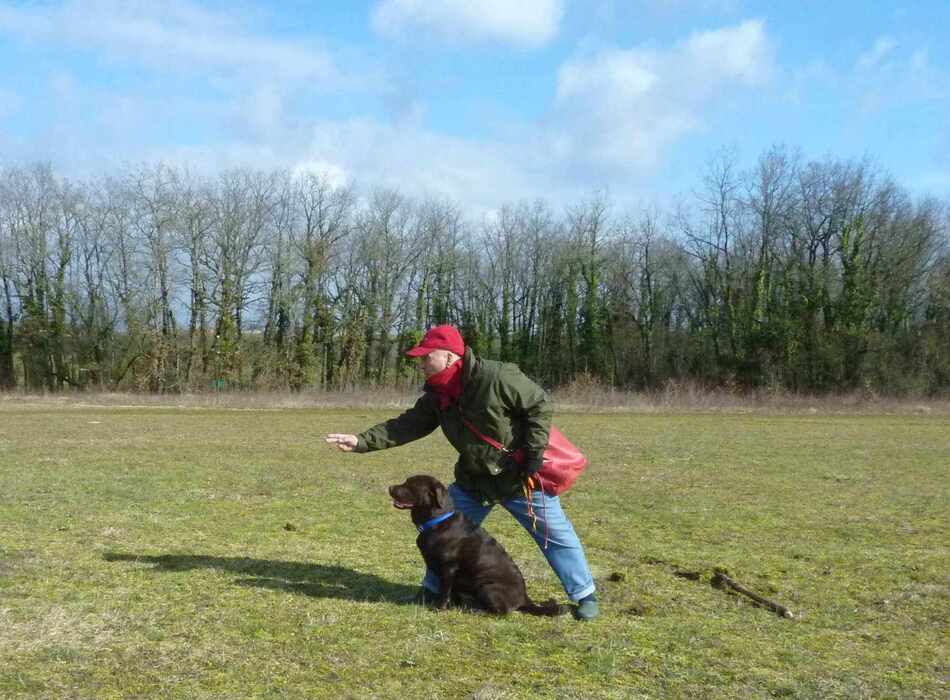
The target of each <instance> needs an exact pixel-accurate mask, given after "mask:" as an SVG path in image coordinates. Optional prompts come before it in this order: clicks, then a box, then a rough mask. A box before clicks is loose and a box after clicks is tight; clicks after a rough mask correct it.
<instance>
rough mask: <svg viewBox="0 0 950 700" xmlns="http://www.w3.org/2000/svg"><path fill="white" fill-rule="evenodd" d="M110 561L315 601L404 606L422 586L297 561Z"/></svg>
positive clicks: (114, 557)
mask: <svg viewBox="0 0 950 700" xmlns="http://www.w3.org/2000/svg"><path fill="white" fill-rule="evenodd" d="M103 559H105V560H106V561H109V562H136V563H145V564H152V565H153V566H154V570H155V571H160V572H182V571H191V570H193V569H216V570H218V571H227V572H228V573H232V574H239V575H243V576H244V577H245V578H238V579H236V580H235V581H234V583H236V584H237V585H240V586H252V587H257V588H267V589H270V590H276V591H287V592H289V593H297V594H300V595H308V596H313V597H315V598H338V599H339V598H342V599H346V600H354V601H374V602H387V603H395V604H401V605H410V604H413V603H414V596H415V594H416V592H417V590H418V586H407V585H406V584H402V583H393V582H392V581H387V580H386V579H383V578H380V577H379V576H376V575H375V574H367V573H362V572H360V571H354V570H353V569H348V568H346V567H345V566H326V565H323V564H308V563H303V562H296V561H274V560H269V559H248V558H244V557H213V556H208V555H203V554H159V555H147V554H128V553H123V552H106V553H105V554H104V555H103Z"/></svg>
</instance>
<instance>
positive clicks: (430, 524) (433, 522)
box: [416, 510, 455, 532]
mask: <svg viewBox="0 0 950 700" xmlns="http://www.w3.org/2000/svg"><path fill="white" fill-rule="evenodd" d="M453 515H455V511H454V510H450V511H449V512H448V513H445V514H444V515H437V516H436V517H434V518H432V520H427V521H426V522H424V523H422V525H418V526H417V527H416V529H417V530H419V532H426V531H427V530H431V529H432V528H434V527H435V526H436V525H438V524H439V523H441V522H445V521H446V520H448V519H449V518H451V517H452V516H453Z"/></svg>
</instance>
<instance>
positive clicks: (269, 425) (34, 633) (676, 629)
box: [0, 402, 950, 700]
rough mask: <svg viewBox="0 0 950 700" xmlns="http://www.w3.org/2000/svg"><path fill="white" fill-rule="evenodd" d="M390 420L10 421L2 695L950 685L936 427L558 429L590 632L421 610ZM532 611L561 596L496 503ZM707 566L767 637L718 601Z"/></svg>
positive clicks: (785, 692) (417, 563)
mask: <svg viewBox="0 0 950 700" xmlns="http://www.w3.org/2000/svg"><path fill="white" fill-rule="evenodd" d="M391 413H392V411H388V412H384V411H379V410H369V409H347V410H341V409H337V410H331V409H325V410H305V409H284V410H266V409H262V410H222V409H208V408H203V409H202V408H190V409H181V408H178V409H176V408H163V407H152V408H121V407H85V408H81V407H75V406H72V407H65V408H64V407H57V406H53V405H49V406H46V405H43V404H37V405H21V404H17V403H15V402H14V403H12V404H7V405H5V406H3V407H2V408H0V697H3V698H20V697H22V698H41V697H48V698H73V697H75V698H97V699H98V698H118V697H136V698H140V697H141V698H145V697H162V698H165V697H176V698H244V697H275V698H280V697H290V698H322V697H327V698H348V697H352V698H357V697H358V698H365V697H378V698H401V699H404V700H408V699H410V698H465V697H468V698H478V699H481V700H494V699H500V698H578V699H581V698H583V699H587V698H627V697H663V698H665V697H728V698H732V697H737V698H746V697H749V698H760V697H761V698H766V697H796V698H798V697H800V698H829V697H845V698H883V697H898V698H903V697H908V698H909V697H921V698H936V697H947V696H948V694H950V658H948V657H950V654H948V641H947V640H948V638H950V493H948V491H950V416H947V415H946V414H943V413H941V414H937V415H929V416H928V415H920V416H915V415H890V416H886V415H882V416H873V415H846V414H839V415H823V414H821V413H819V414H805V415H770V414H767V413H731V414H729V413H715V414H703V413H697V414H673V413H670V414H663V413H648V414H643V413H636V412H633V413H630V412H628V413H622V412H615V413H606V412H605V413H601V414H591V413H587V414H584V413H573V414H572V413H561V414H559V415H558V417H557V420H556V423H557V424H558V426H559V427H561V428H562V429H563V430H564V431H565V432H566V433H567V434H568V435H569V436H570V437H571V438H572V439H573V440H574V441H575V442H576V443H577V444H578V445H579V446H581V447H582V448H583V449H584V450H585V451H586V452H587V453H588V454H589V456H590V458H591V467H590V469H589V471H588V473H587V474H586V475H585V476H584V477H583V478H582V480H581V481H580V482H579V484H578V486H577V487H576V488H575V490H574V491H572V492H571V493H569V494H568V495H566V496H565V497H564V498H563V501H564V504H565V509H566V510H567V512H568V513H569V514H570V516H571V517H572V519H573V521H574V524H575V527H576V528H577V530H578V532H579V533H580V535H581V537H582V540H583V541H584V543H585V546H586V548H587V554H588V558H589V559H590V562H591V565H592V568H593V570H594V574H595V577H596V579H597V583H598V587H599V596H600V599H601V601H602V602H601V610H602V616H601V618H600V619H598V620H597V621H595V622H593V623H589V624H584V623H579V622H576V621H574V620H573V619H572V618H571V617H570V616H565V617H561V618H556V619H543V618H533V617H529V616H525V615H512V616H509V617H507V618H503V619H497V618H492V617H488V616H485V615H481V614H477V613H473V612H466V611H459V610H451V611H448V612H435V611H431V610H429V609H426V608H422V607H420V606H417V605H414V604H412V603H411V599H412V596H413V594H414V592H415V590H416V587H417V585H418V581H419V578H420V574H421V559H420V557H419V555H418V552H417V550H416V548H415V544H414V540H415V531H414V530H413V528H412V526H411V525H410V524H409V522H408V517H407V515H406V513H404V512H401V511H397V510H395V509H393V508H392V507H391V505H390V501H389V498H388V496H387V494H386V486H387V485H389V484H392V483H396V482H397V481H401V480H402V479H403V478H404V477H405V476H407V475H409V474H412V473H431V474H434V475H436V476H438V477H439V478H441V479H443V480H445V481H448V480H449V479H450V478H451V463H452V453H451V451H450V448H449V447H448V446H447V444H446V443H445V442H444V440H443V439H442V438H441V436H440V435H433V436H431V437H429V438H426V439H425V440H423V441H420V442H417V443H414V444H412V445H408V446H405V447H402V448H400V449H396V450H390V451H387V452H381V453H376V454H372V455H344V454H341V453H338V452H336V451H335V450H333V449H331V448H329V447H327V446H325V445H324V444H322V441H321V438H322V436H323V435H324V433H326V432H329V431H346V432H349V431H354V432H355V431H357V430H359V429H361V428H363V427H366V426H369V425H370V424H372V423H374V422H376V421H377V420H380V419H382V418H385V417H386V416H388V415H390V414H391ZM486 527H487V528H488V529H489V530H490V531H491V532H492V533H493V534H494V535H495V536H496V537H497V538H498V539H499V540H500V541H501V542H502V543H503V544H504V545H505V547H506V548H507V549H508V551H509V552H510V553H511V554H512V555H513V556H514V558H515V559H516V561H518V563H519V564H520V565H521V567H522V570H523V571H524V573H525V577H526V579H527V581H528V589H529V592H530V593H531V594H532V596H533V597H534V598H535V599H544V598H547V597H549V596H556V597H558V599H559V600H561V601H564V602H566V598H565V597H564V594H563V591H561V589H560V587H559V585H558V583H557V581H556V580H555V578H554V576H553V574H552V573H551V572H550V570H549V569H548V568H547V565H546V564H545V563H544V560H543V559H542V557H541V555H540V553H539V552H538V550H537V548H536V547H535V545H534V544H533V542H531V541H530V539H529V538H528V537H527V536H526V535H525V534H524V533H523V532H522V531H520V530H518V529H517V526H516V525H515V524H514V522H513V520H512V519H511V518H510V517H509V516H508V515H507V514H506V513H504V512H503V511H501V510H500V509H499V510H498V512H496V513H493V514H492V515H491V516H490V517H489V519H488V520H487V521H486ZM717 567H722V568H725V569H726V570H728V572H729V573H730V575H731V576H732V577H733V578H735V579H737V580H738V581H740V582H742V583H744V584H745V585H747V586H748V587H750V588H752V589H754V590H756V591H758V592H760V593H762V594H763V595H765V596H766V597H768V598H770V599H772V600H775V601H776V602H779V603H782V604H784V605H787V606H788V607H789V608H790V609H791V610H792V612H793V613H794V615H795V618H794V619H791V620H789V619H782V618H779V617H778V616H776V615H774V614H772V613H770V612H768V611H766V610H764V609H762V608H757V607H755V606H754V605H752V604H751V603H750V602H749V601H748V600H747V599H745V598H741V597H738V596H735V595H729V594H727V593H725V592H723V591H720V590H717V589H715V588H713V587H711V586H710V585H709V580H710V577H711V576H712V574H713V571H714V569H716V568H717Z"/></svg>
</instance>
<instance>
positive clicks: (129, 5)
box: [0, 0, 950, 211]
mask: <svg viewBox="0 0 950 700" xmlns="http://www.w3.org/2000/svg"><path fill="white" fill-rule="evenodd" d="M0 67H2V69H0V164H4V163H23V162H29V161H34V160H48V161H50V162H52V163H53V165H54V166H55V167H56V169H57V170H58V171H59V172H62V173H64V174H67V175H70V176H76V177H83V176H88V175H95V174H100V173H110V172H114V171H116V170H118V169H120V168H122V167H124V166H125V165H126V164H135V163H139V162H155V161H159V160H161V161H164V162H168V163H173V164H187V165H188V166H189V167H191V168H192V169H194V170H197V171H204V172H215V171H217V170H220V169H223V168H228V167H234V166H252V167H258V168H264V169H271V168H289V169H292V170H314V171H320V172H325V173H327V174H328V176H330V177H331V178H334V179H336V180H339V181H341V182H342V181H352V182H354V183H356V184H357V186H359V187H372V186H376V185H382V186H396V187H399V188H400V189H401V190H403V191H404V192H406V193H407V194H411V195H414V196H420V197H421V196H445V197H449V198H451V199H453V200H455V201H457V202H459V203H460V204H462V205H463V206H464V207H465V208H468V209H471V210H476V211H477V210H490V209H493V208H495V207H497V206H498V205H500V204H501V203H504V202H510V201H514V200H519V199H525V198H529V199H530V198H535V197H546V198H548V199H551V200H555V199H558V200H559V199H564V198H566V199H567V200H569V201H570V200H575V201H576V200H578V199H581V198H584V197H586V196H589V195H590V194H591V193H592V192H593V191H595V190H601V189H607V190H609V192H610V193H611V196H612V197H614V198H615V199H619V200H622V201H635V202H641V203H642V202H651V201H660V202H662V201H665V200H667V199H668V198H670V197H672V196H675V195H676V194H677V193H679V192H682V191H689V190H690V189H691V188H694V187H695V186H697V185H698V183H699V180H700V177H701V174H702V171H703V169H704V168H705V167H706V163H707V162H708V161H709V159H710V158H711V157H712V155H713V154H715V153H716V152H717V151H718V150H720V149H722V148H731V149H735V151H736V152H737V154H738V157H739V159H740V162H741V163H743V164H746V165H751V164H752V163H754V161H755V159H756V158H757V157H758V156H759V155H760V154H761V153H762V152H763V151H765V150H766V149H767V148H768V147H769V146H770V145H772V144H785V145H787V146H790V147H797V148H800V149H801V151H802V153H803V155H804V156H805V157H808V158H823V157H826V156H832V157H838V158H862V157H864V156H869V157H871V158H873V160H874V162H875V163H876V164H877V165H878V166H879V167H880V168H881V169H882V170H884V171H886V172H888V173H890V174H892V175H893V176H894V177H895V178H896V179H897V180H898V181H899V182H900V183H901V184H903V185H904V186H905V187H907V188H908V189H909V190H910V191H911V192H912V193H914V194H915V195H921V196H922V195H927V194H934V195H937V196H941V197H944V196H946V195H948V194H950V2H947V1H946V0H942V1H937V0H921V1H919V2H897V3H886V2H873V3H872V2H856V1H846V0H840V1H839V2H827V0H825V2H812V1H810V0H805V1H800V2H794V3H792V2H752V1H744V0H653V1H650V0H588V1H586V2H581V1H580V0H577V1H574V0H517V1H516V2H515V1H512V0H481V1H480V2H472V0H373V1H372V2H355V1H354V2H328V1H327V2H304V1H303V0H285V1H284V2H273V3H270V2H250V1H246V2H237V3H234V2H198V1H196V0H171V1H170V2H137V1H135V0H127V1H124V2H120V1H118V0H91V1H81V0H53V1H48V2H43V1H32V2H9V1H5V0H0Z"/></svg>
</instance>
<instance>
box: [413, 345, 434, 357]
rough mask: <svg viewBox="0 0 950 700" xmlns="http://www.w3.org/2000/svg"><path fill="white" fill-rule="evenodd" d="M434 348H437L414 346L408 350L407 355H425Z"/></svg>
mask: <svg viewBox="0 0 950 700" xmlns="http://www.w3.org/2000/svg"><path fill="white" fill-rule="evenodd" d="M433 350H435V348H424V347H421V346H418V345H417V346H416V347H414V348H412V350H407V351H406V357H423V356H424V355H428V354H429V353H430V352H432V351H433Z"/></svg>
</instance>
